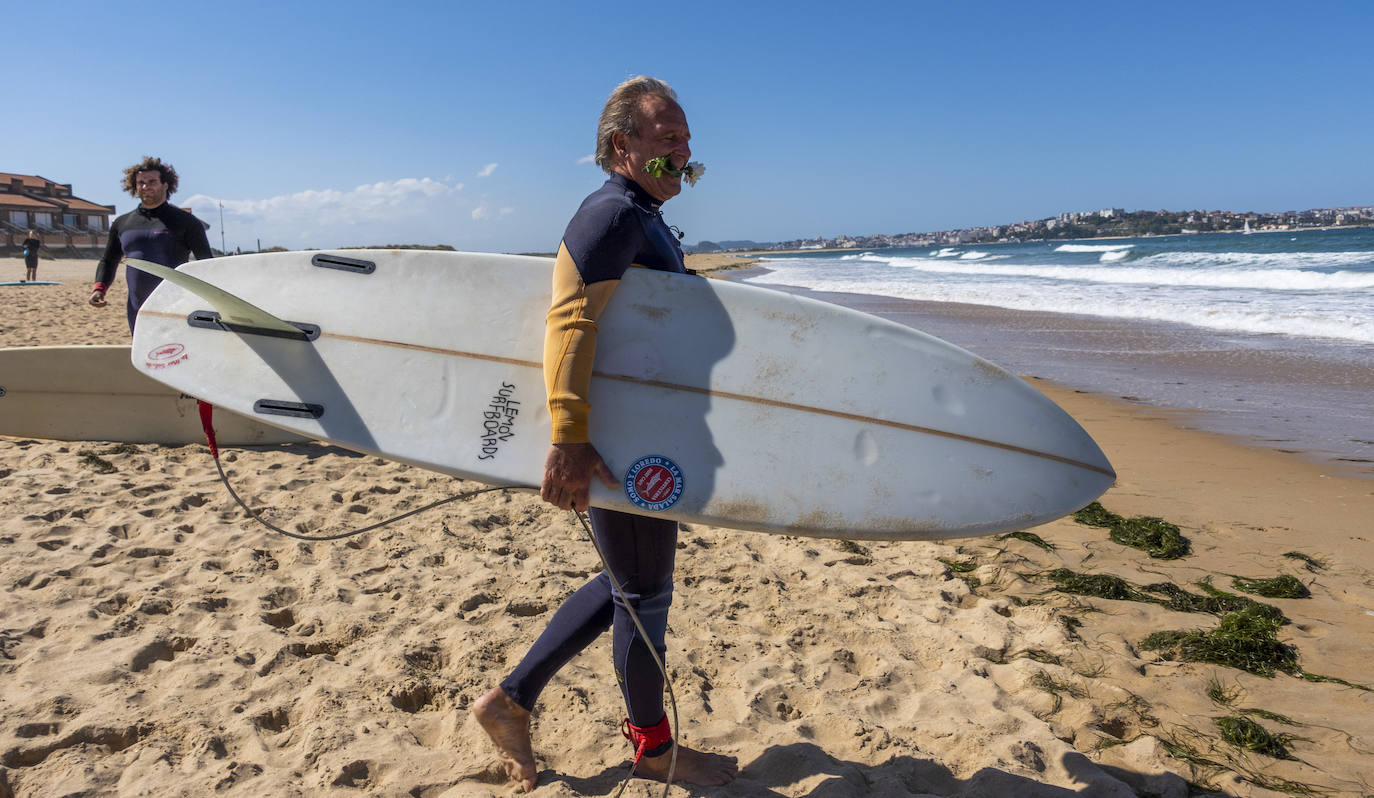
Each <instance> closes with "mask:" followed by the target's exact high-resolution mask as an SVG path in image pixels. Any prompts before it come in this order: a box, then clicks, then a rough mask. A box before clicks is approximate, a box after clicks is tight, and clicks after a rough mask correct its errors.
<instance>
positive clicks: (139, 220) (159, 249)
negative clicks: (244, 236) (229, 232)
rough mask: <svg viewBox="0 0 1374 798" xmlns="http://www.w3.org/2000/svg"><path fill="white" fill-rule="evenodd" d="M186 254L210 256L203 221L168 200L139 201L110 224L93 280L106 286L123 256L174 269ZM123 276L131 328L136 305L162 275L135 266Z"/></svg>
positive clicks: (147, 294)
mask: <svg viewBox="0 0 1374 798" xmlns="http://www.w3.org/2000/svg"><path fill="white" fill-rule="evenodd" d="M190 255H195V256H196V259H197V260H204V259H206V258H209V257H211V253H210V242H209V240H208V239H207V238H206V237H205V225H203V224H201V221H200V220H199V219H197V218H196V217H195V216H192V215H191V214H190V213H188V212H186V211H183V210H182V209H180V208H177V207H175V206H173V205H172V204H171V203H168V202H164V203H162V204H161V205H159V206H157V207H156V208H144V207H143V206H142V205H140V206H138V207H137V208H135V209H133V210H132V211H129V212H128V213H126V214H124V215H123V216H121V217H119V218H118V219H115V220H114V224H112V225H110V240H109V243H107V244H106V245H105V254H104V256H103V257H101V259H100V263H99V264H98V265H97V266H96V267H95V284H96V287H97V288H102V287H103V288H108V287H109V285H110V282H111V281H113V280H114V276H115V269H117V268H118V267H119V262H120V261H122V260H123V259H124V258H126V257H127V258H138V259H139V260H146V261H152V262H153V263H157V264H160V265H162V266H166V267H168V268H171V269H175V268H176V267H178V266H180V265H181V264H183V263H185V262H186V261H188V260H190V257H189V256H190ZM125 277H126V279H127V280H128V281H129V306H128V312H129V332H133V329H134V318H135V317H136V316H137V315H138V309H139V308H140V307H142V306H143V303H144V301H146V300H147V299H148V296H149V295H150V294H152V293H153V289H154V288H157V284H158V283H160V282H162V278H161V277H154V276H153V275H151V274H148V273H147V272H142V271H139V270H138V269H126V270H125Z"/></svg>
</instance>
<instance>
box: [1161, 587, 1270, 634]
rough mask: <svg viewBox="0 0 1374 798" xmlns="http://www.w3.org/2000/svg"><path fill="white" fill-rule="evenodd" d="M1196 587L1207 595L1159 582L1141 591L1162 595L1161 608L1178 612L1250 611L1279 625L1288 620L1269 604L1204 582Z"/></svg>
mask: <svg viewBox="0 0 1374 798" xmlns="http://www.w3.org/2000/svg"><path fill="white" fill-rule="evenodd" d="M1198 585H1199V586H1200V587H1202V589H1204V590H1206V591H1207V592H1208V594H1209V595H1206V596H1199V595H1198V594H1196V593H1189V592H1188V591H1186V590H1184V589H1183V588H1181V587H1179V586H1178V585H1175V584H1174V583H1172V582H1160V583H1158V584H1153V585H1146V586H1144V587H1143V588H1141V590H1144V591H1147V592H1149V593H1162V594H1164V595H1166V596H1168V598H1167V599H1165V600H1163V601H1162V602H1160V603H1161V604H1163V606H1165V607H1167V608H1169V609H1171V610H1176V611H1178V612H1206V613H1210V614H1212V615H1225V614H1226V613H1228V612H1240V611H1241V610H1246V609H1251V610H1254V612H1256V613H1258V614H1260V615H1262V616H1266V617H1269V618H1272V619H1274V620H1275V621H1278V622H1279V624H1280V625H1282V624H1286V623H1288V618H1287V617H1286V616H1285V615H1284V614H1283V611H1282V610H1280V609H1279V608H1278V607H1274V606H1271V605H1269V604H1261V603H1260V602H1258V601H1255V600H1254V599H1252V598H1247V597H1245V596H1237V595H1234V594H1232V593H1226V592H1223V591H1220V590H1217V589H1216V588H1214V587H1212V586H1211V585H1209V584H1207V583H1205V582H1199V583H1198Z"/></svg>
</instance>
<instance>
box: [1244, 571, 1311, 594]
mask: <svg viewBox="0 0 1374 798" xmlns="http://www.w3.org/2000/svg"><path fill="white" fill-rule="evenodd" d="M1231 584H1232V586H1234V587H1235V588H1236V590H1241V591H1244V592H1246V593H1254V594H1255V595H1257V596H1264V597H1265V598H1307V597H1309V596H1311V595H1312V592H1311V591H1309V590H1308V589H1307V585H1304V584H1303V583H1302V582H1299V581H1298V578H1297V577H1295V576H1289V575H1288V574H1282V575H1280V576H1275V577H1273V578H1270V579H1247V578H1245V577H1243V576H1236V577H1232V578H1231Z"/></svg>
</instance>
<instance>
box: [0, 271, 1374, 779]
mask: <svg viewBox="0 0 1374 798" xmlns="http://www.w3.org/2000/svg"><path fill="white" fill-rule="evenodd" d="M733 264H742V265H747V261H744V262H741V261H740V260H739V259H738V258H734V257H732V256H725V255H720V256H693V257H692V259H691V262H689V265H691V266H695V267H697V268H702V269H713V268H719V267H720V266H722V265H733ZM0 270H3V273H5V274H7V275H12V277H5V278H0V279H6V280H8V279H17V278H18V277H19V276H21V275H22V273H23V272H22V261H19V260H17V259H10V260H4V261H0ZM93 272H94V263H93V262H90V261H81V262H74V261H50V260H44V261H42V263H41V265H40V269H39V279H43V280H57V281H60V282H61V285H56V286H32V287H13V288H9V287H6V288H0V347H20V346H39V345H82V344H117V343H126V342H127V340H128V333H127V327H126V323H125V316H124V311H123V303H124V300H125V293H124V290H125V289H124V282H123V277H122V276H121V277H120V278H119V280H118V281H117V283H116V285H115V287H114V288H113V290H112V291H111V293H110V297H109V299H110V307H108V308H105V309H103V310H96V309H94V308H90V307H89V306H87V305H86V304H85V303H86V298H87V297H88V296H89V291H90V281H91V276H92V274H93ZM945 310H946V312H949V313H955V314H957V313H960V312H961V310H960V308H959V307H957V306H949V307H947V308H946V309H945ZM1027 376H1028V377H1030V376H1031V375H1029V374H1028V375H1027ZM3 382H4V375H3V374H0V385H3ZM1031 382H1032V384H1033V385H1035V387H1037V388H1038V389H1040V390H1041V391H1043V392H1044V393H1046V394H1047V395H1048V396H1050V397H1051V398H1052V399H1054V400H1055V401H1056V402H1058V403H1059V404H1061V405H1062V406H1063V407H1064V408H1065V409H1066V410H1068V411H1069V412H1070V413H1071V414H1072V415H1073V416H1074V417H1075V418H1077V419H1078V420H1079V422H1080V423H1081V424H1082V425H1083V426H1084V427H1085V428H1086V429H1087V430H1088V431H1089V432H1090V433H1091V434H1092V435H1093V437H1094V438H1095V439H1096V440H1097V441H1098V442H1099V444H1101V446H1102V448H1103V449H1104V451H1105V452H1106V453H1107V455H1108V457H1109V458H1110V459H1111V461H1112V463H1113V464H1114V465H1115V467H1116V469H1117V472H1118V474H1119V480H1118V483H1117V485H1116V486H1115V487H1114V488H1112V489H1111V490H1110V491H1109V492H1108V493H1107V494H1106V495H1105V496H1103V497H1102V500H1101V504H1102V506H1103V507H1104V508H1105V510H1107V511H1109V512H1110V513H1114V514H1116V515H1118V516H1120V517H1121V518H1122V519H1128V520H1129V519H1136V518H1141V517H1150V518H1158V519H1163V521H1166V522H1169V523H1171V524H1174V525H1176V526H1177V527H1178V529H1179V532H1180V533H1181V535H1182V537H1183V538H1186V539H1187V541H1188V543H1189V553H1188V554H1187V555H1186V556H1182V557H1178V558H1177V559H1160V558H1156V557H1152V556H1151V555H1150V554H1149V553H1147V552H1145V551H1142V550H1140V549H1138V548H1134V547H1131V546H1128V545H1123V544H1121V543H1118V542H1115V541H1114V540H1112V538H1111V536H1110V535H1109V530H1108V529H1106V528H1104V527H1102V526H1094V525H1090V524H1087V523H1082V522H1080V521H1076V520H1075V519H1073V518H1065V519H1061V520H1059V521H1055V522H1053V523H1050V524H1046V525H1044V526H1041V527H1037V528H1035V529H1031V530H1026V532H1027V533H1030V534H1025V535H1021V536H1018V537H987V538H974V539H967V540H954V541H948V542H930V543H926V542H898V543H872V542H863V543H855V542H848V541H843V540H826V539H808V538H796V537H784V536H774V535H764V534H760V533H753V532H740V531H733V530H728V529H716V528H708V527H701V526H693V527H690V528H684V529H683V532H682V534H681V538H680V544H679V551H678V567H677V582H676V593H675V602H674V604H675V606H674V608H673V613H672V616H671V619H670V633H669V639H668V643H669V651H668V657H667V659H668V671H669V675H670V678H671V681H672V684H673V687H674V689H675V694H676V697H677V705H678V712H679V717H680V723H679V727H678V731H679V734H680V737H681V739H683V740H684V741H685V742H686V743H688V744H690V745H692V746H694V747H702V748H707V749H710V750H714V751H719V752H722V753H727V754H730V755H733V756H736V757H738V759H739V762H740V766H741V771H742V772H741V775H740V778H739V779H738V780H737V781H736V782H735V783H734V784H732V785H730V786H728V787H724V788H718V789H706V790H703V789H688V788H685V787H681V786H674V787H672V788H671V790H670V794H671V795H677V796H688V795H694V796H695V795H720V796H726V795H729V796H748V797H750V798H753V797H757V798H764V797H765V796H768V797H769V798H771V797H773V796H815V797H817V798H819V796H827V797H829V796H868V795H899V796H904V795H910V796H969V797H972V796H1032V797H1033V798H1034V797H1039V796H1045V797H1047V798H1048V797H1050V796H1068V795H1084V796H1137V795H1138V796H1159V797H1160V798H1164V797H1167V798H1183V796H1189V795H1211V794H1216V795H1235V796H1274V795H1339V796H1365V795H1374V693H1371V692H1370V690H1369V689H1367V688H1368V687H1374V672H1371V670H1370V669H1369V666H1368V660H1367V657H1368V656H1369V654H1368V652H1369V651H1371V650H1374V570H1371V564H1372V563H1374V542H1371V540H1372V539H1374V523H1371V520H1370V519H1371V518H1374V479H1370V478H1368V477H1367V476H1360V475H1359V474H1355V473H1350V472H1349V471H1344V470H1341V469H1338V468H1333V467H1330V466H1328V465H1324V464H1322V463H1320V462H1314V461H1312V460H1311V459H1309V458H1304V457H1302V456H1300V454H1298V455H1295V454H1294V453H1291V452H1285V451H1280V450H1278V449H1277V448H1269V447H1266V446H1263V445H1257V443H1256V442H1254V441H1249V440H1243V439H1238V438H1233V437H1225V436H1221V435H1215V434H1209V433H1206V432H1201V431H1198V430H1197V429H1194V428H1191V425H1190V424H1189V419H1188V414H1187V412H1186V411H1183V410H1177V409H1169V408H1158V407H1148V406H1142V405H1140V404H1138V403H1131V402H1128V401H1122V400H1119V399H1116V398H1109V397H1103V396H1097V395H1093V394H1087V393H1082V392H1078V391H1074V390H1071V389H1068V388H1064V387H1062V386H1059V385H1056V384H1053V383H1050V382H1046V381H1043V380H1038V379H1033V378H1032V379H1031ZM0 412H4V409H3V398H0ZM223 460H224V463H225V467H226V470H227V471H228V474H229V479H230V480H231V481H232V482H233V484H234V486H235V489H236V490H238V491H239V493H240V494H241V495H243V496H244V497H245V500H246V501H248V502H249V503H250V505H251V506H253V507H255V508H259V509H260V510H261V511H262V512H263V513H264V514H265V515H266V516H267V517H268V518H270V519H271V520H272V521H273V522H274V523H276V524H278V525H280V526H282V527H284V528H288V529H295V530H299V531H304V532H306V533H307V534H314V535H322V534H329V533H334V532H340V531H345V530H347V529H350V528H356V527H358V526H363V525H366V524H369V523H372V522H375V521H377V520H380V519H383V518H388V517H390V516H392V515H395V514H397V513H399V512H403V511H406V510H409V509H413V508H416V507H419V506H421V505H423V504H426V503H428V502H432V501H435V500H438V499H442V498H445V497H447V496H451V495H454V494H456V493H460V492H463V491H465V490H471V489H474V488H476V487H479V486H477V485H476V484H474V483H463V482H459V481H456V480H453V479H451V478H449V477H445V476H443V475H439V474H435V473H431V472H426V471H423V470H419V469H416V468H412V467H408V466H403V465H399V464H396V463H392V462H388V461H385V460H382V459H379V458H375V457H372V456H362V455H358V454H355V453H350V452H347V451H344V450H340V449H337V448H334V447H329V446H325V445H322V444H318V443H307V444H287V445H280V446H270V447H252V448H239V449H229V450H227V451H226V452H225V453H224V454H223ZM598 569H599V563H598V561H597V557H596V553H595V551H594V550H593V549H592V547H591V545H590V544H589V543H588V542H587V541H586V540H585V538H584V535H583V532H582V529H581V527H580V526H579V525H578V524H577V522H576V520H575V519H574V518H573V516H572V515H571V514H569V513H567V512H564V511H558V510H556V509H553V508H551V507H549V506H547V505H544V504H542V503H541V502H540V501H539V500H538V499H537V497H535V496H534V495H532V494H528V493H488V494H483V495H481V496H478V497H476V498H474V499H472V500H469V501H466V502H459V503H454V504H449V505H446V506H444V507H443V508H441V509H438V510H435V511H433V512H430V513H427V514H424V515H420V516H417V517H413V518H409V519H407V520H404V521H401V522H399V523H397V524H395V525H392V526H389V527H387V528H385V529H383V530H380V531H377V532H372V533H368V534H365V535H361V536H357V537H352V538H348V539H346V540H341V541H338V542H313V543H307V542H302V541H298V540H293V539H290V538H287V537H284V536H281V535H278V534H275V533H272V532H270V531H268V530H266V529H263V528H262V527H260V526H258V525H256V524H254V523H253V522H252V521H250V520H248V519H246V518H245V517H244V514H243V512H242V511H241V510H240V509H239V507H238V506H237V505H236V504H235V503H234V502H233V501H232V499H231V498H230V497H229V496H228V494H227V493H226V491H225V489H224V487H223V485H221V484H220V482H219V478H218V476H217V474H216V470H215V467H214V464H213V461H212V460H211V459H210V457H209V455H208V453H207V451H206V449H205V447H204V446H185V447H164V446H155V445H149V444H135V445H127V444H126V445H115V444H111V443H102V442H84V443H68V442H56V441H46V440H37V439H27V438H15V437H0V798H9V796H24V797H25V798H27V797H28V796H105V795H110V796H162V795H197V796H199V795H211V794H213V795H228V796H235V795H242V796H254V798H257V797H259V796H301V795H368V796H374V795H377V796H423V797H424V798H438V797H439V796H482V795H511V794H514V793H513V791H512V789H511V788H510V787H509V786H508V785H506V784H505V783H504V780H503V779H502V778H501V777H500V775H499V774H498V770H497V769H496V767H495V756H494V751H493V749H492V748H491V746H490V745H489V743H488V741H487V740H486V738H485V736H484V735H483V733H482V732H481V730H480V729H479V728H478V727H477V726H476V724H475V722H474V721H473V720H472V718H471V714H470V712H469V710H470V707H471V705H472V702H473V701H474V700H476V699H477V698H478V697H479V696H480V695H481V694H482V693H483V692H485V691H486V690H487V689H489V688H490V687H491V686H492V685H494V684H495V683H496V682H498V681H499V680H500V679H501V678H502V676H504V675H505V673H506V672H507V670H508V669H509V668H510V667H511V666H513V665H514V663H515V662H516V661H517V660H518V659H519V658H520V657H521V656H522V655H523V654H524V652H525V650H526V648H527V647H528V645H529V644H530V642H532V640H533V639H534V636H535V635H536V634H537V633H538V632H539V631H540V630H541V629H542V628H543V626H544V624H545V623H546V622H547V620H548V618H549V616H550V614H551V613H552V611H553V610H554V609H555V608H556V607H557V606H558V604H559V603H560V602H561V601H562V600H563V599H564V598H565V597H566V596H567V595H568V594H569V593H571V592H572V591H573V590H574V589H576V587H578V586H580V585H581V584H582V583H583V582H584V581H585V580H586V579H587V578H589V577H590V576H592V575H593V574H595V573H596V572H597V570H598ZM1072 575H1088V576H1092V577H1116V578H1118V581H1115V582H1111V585H1113V586H1115V588H1116V589H1117V592H1116V593H1115V594H1113V595H1118V596H1127V597H1128V598H1104V597H1101V596H1100V595H1083V594H1082V593H1075V592H1069V591H1070V590H1082V589H1084V588H1083V584H1085V583H1088V582H1090V581H1092V580H1083V579H1079V580H1073V579H1070V577H1071V576H1072ZM1281 575H1288V576H1290V577H1294V578H1295V579H1296V581H1297V582H1298V583H1300V584H1301V586H1302V587H1303V588H1305V589H1306V591H1308V592H1309V593H1310V595H1308V596H1306V597H1302V598H1270V597H1265V596H1262V595H1258V594H1255V593H1251V592H1245V591H1242V590H1241V589H1239V588H1238V587H1237V586H1236V579H1237V578H1241V579H1268V578H1273V577H1278V576H1281ZM1121 580H1124V581H1121ZM1108 581H1109V580H1106V579H1097V580H1096V583H1097V585H1098V589H1097V590H1096V592H1098V593H1099V594H1100V593H1104V592H1106V591H1104V590H1102V589H1101V587H1102V585H1103V584H1104V583H1106V582H1108ZM1241 584H1242V585H1246V583H1244V582H1241ZM1161 585H1171V586H1174V587H1173V588H1172V590H1173V591H1175V592H1174V595H1175V598H1177V592H1182V591H1186V592H1187V593H1189V594H1192V595H1193V596H1194V597H1197V598H1199V599H1201V598H1206V597H1207V595H1208V594H1207V592H1206V589H1207V587H1210V588H1212V589H1214V590H1218V591H1223V592H1225V593H1227V594H1231V596H1232V597H1233V599H1234V598H1235V597H1249V598H1251V599H1253V600H1254V601H1256V602H1259V603H1260V604H1262V605H1266V606H1267V607H1272V608H1276V609H1277V610H1278V611H1280V612H1281V613H1282V617H1283V618H1284V619H1285V620H1286V623H1283V624H1282V625H1276V626H1274V627H1264V628H1265V629H1268V630H1269V631H1268V634H1270V635H1271V638H1270V639H1268V645H1267V646H1266V645H1263V644H1264V643H1265V640H1264V639H1260V638H1263V637H1264V635H1263V634H1256V635H1251V636H1249V637H1245V638H1244V639H1243V640H1241V641H1240V643H1236V644H1234V645H1233V646H1232V649H1233V650H1234V649H1235V648H1237V647H1238V646H1240V645H1242V644H1245V643H1251V644H1255V643H1257V644H1259V645H1257V646H1256V647H1257V649H1259V650H1260V651H1261V652H1262V653H1263V654H1265V655H1266V656H1268V657H1269V658H1268V659H1264V658H1263V657H1259V658H1251V659H1250V660H1249V664H1250V667H1251V670H1260V671H1262V670H1264V669H1265V668H1264V665H1263V663H1264V662H1269V663H1277V665H1275V666H1274V667H1276V668H1277V670H1275V671H1274V672H1272V673H1271V674H1270V675H1262V674H1261V673H1255V672H1250V671H1247V670H1244V669H1241V668H1239V667H1233V666H1229V665H1224V664H1214V663H1210V662H1204V661H1192V660H1193V659H1195V658H1196V656H1195V655H1196V652H1197V651H1198V650H1200V647H1199V646H1196V645H1192V644H1191V643H1190V642H1188V641H1186V640H1182V641H1181V640H1173V641H1172V642H1168V643H1166V644H1162V646H1156V645H1155V644H1157V643H1159V642H1160V641H1159V638H1158V635H1157V633H1160V632H1169V631H1174V630H1180V631H1195V630H1200V631H1202V632H1211V631H1213V630H1216V629H1218V628H1226V629H1234V628H1235V625H1236V623H1237V621H1236V615H1235V613H1234V612H1233V611H1234V609H1235V607H1234V605H1236V604H1238V603H1239V602H1238V601H1235V600H1233V601H1231V602H1230V605H1231V606H1229V608H1228V609H1217V607H1216V606H1215V604H1217V603H1219V602H1214V603H1213V606H1211V607H1210V608H1211V609H1212V611H1211V612H1207V611H1184V602H1181V601H1174V602H1173V603H1171V604H1166V599H1168V598H1169V597H1170V592H1169V590H1170V589H1169V588H1162V587H1161ZM1132 599H1134V600H1132ZM1195 603H1196V604H1204V603H1205V602H1202V601H1197V602H1195ZM1266 612H1268V613H1270V614H1269V615H1267V616H1265V617H1270V618H1272V617H1275V616H1274V615H1273V610H1266ZM1228 613H1231V614H1229V615H1228ZM1242 615H1243V616H1244V617H1247V618H1249V617H1253V616H1254V613H1253V612H1250V611H1246V612H1245V613H1242ZM1221 616H1227V617H1225V618H1223V617H1221ZM1151 635H1156V637H1155V638H1154V639H1152V640H1150V641H1147V638H1150V637H1151ZM1273 637H1276V640H1275V639H1272V638H1273ZM1196 639H1197V636H1195V637H1194V638H1192V639H1191V640H1192V642H1196ZM1208 639H1215V638H1208ZM1256 662H1260V664H1259V665H1256V664H1255V663H1256ZM609 663H610V641H609V636H605V637H603V639H602V640H600V641H598V642H597V644H595V645H594V646H593V647H592V648H591V649H589V650H588V651H587V652H585V653H584V654H583V655H582V656H581V657H579V658H577V659H575V660H574V661H573V662H572V663H571V664H570V665H569V666H568V667H567V668H565V669H564V670H563V671H562V672H561V673H560V674H559V675H558V676H557V677H556V678H555V679H554V681H553V682H552V683H551V684H550V686H549V688H548V689H547V690H546V691H545V693H544V695H543V697H542V700H541V703H540V705H539V707H538V708H537V711H536V713H535V719H534V742H535V751H536V754H537V757H538V762H539V779H538V786H537V788H536V790H535V792H534V793H533V794H534V795H542V796H583V795H586V796H607V795H612V794H614V793H615V792H616V790H617V788H618V786H619V784H620V782H621V781H622V779H623V777H624V774H625V766H626V765H627V763H628V760H629V756H630V750H629V748H628V745H627V744H626V743H625V741H624V740H623V739H622V737H621V735H620V732H619V723H620V720H621V718H622V717H623V716H624V708H623V706H622V704H621V699H620V693H619V690H618V689H617V688H616V685H615V683H614V678H613V677H612V675H611V673H610V668H609ZM1256 728H1259V729H1260V730H1261V732H1264V733H1267V736H1266V734H1263V733H1261V732H1256V731H1255V729H1256ZM1237 729H1239V730H1241V731H1242V732H1246V733H1247V739H1249V740H1250V742H1251V744H1252V748H1253V749H1257V750H1251V749H1247V748H1245V747H1242V746H1241V745H1238V744H1237V742H1239V740H1238V738H1237V737H1235V736H1233V735H1231V734H1230V732H1232V731H1234V730H1237ZM1226 736H1230V737H1231V740H1236V741H1237V742H1232V741H1228V740H1227V739H1225V737H1226ZM661 792H662V787H661V785H657V784H653V783H650V782H646V781H642V780H634V781H633V782H632V783H631V784H630V785H629V788H628V789H627V790H626V793H625V794H627V795H633V796H647V795H659V794H661Z"/></svg>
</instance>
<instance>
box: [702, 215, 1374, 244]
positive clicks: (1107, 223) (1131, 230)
mask: <svg viewBox="0 0 1374 798" xmlns="http://www.w3.org/2000/svg"><path fill="white" fill-rule="evenodd" d="M1371 225H1374V206H1370V205H1364V206H1356V207H1348V208H1314V209H1312V210H1306V211H1283V212H1281V213H1237V212H1234V211H1163V210H1161V211H1129V212H1127V211H1125V210H1122V209H1121V208H1104V209H1102V210H1100V211H1087V212H1084V213H1061V214H1059V215H1058V216H1054V217H1051V218H1048V219H1037V220H1035V221H1029V222H1017V223H1015V224H1004V225H997V226H995V227H970V228H966V229H963V230H941V231H938V232H933V233H901V234H898V235H881V234H880V235H865V236H849V235H842V236H836V237H835V238H806V239H796V240H793V241H777V242H770V243H764V242H758V241H720V242H715V241H702V242H700V243H698V244H696V245H695V246H693V247H691V248H690V250H691V251H692V252H740V251H747V250H755V251H757V250H777V249H881V248H883V247H928V246H949V245H953V244H988V243H1015V242H1020V241H1046V240H1054V239H1066V238H1135V237H1139V236H1155V235H1161V236H1162V235H1196V234H1200V233H1240V232H1244V231H1245V230H1246V229H1247V227H1248V229H1250V230H1251V231H1253V232H1262V231H1273V230H1304V229H1313V228H1321V227H1345V226H1349V227H1366V226H1371Z"/></svg>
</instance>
